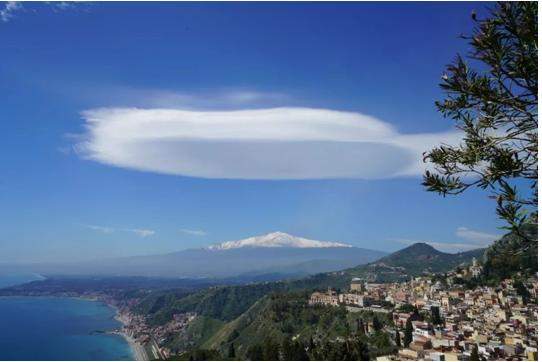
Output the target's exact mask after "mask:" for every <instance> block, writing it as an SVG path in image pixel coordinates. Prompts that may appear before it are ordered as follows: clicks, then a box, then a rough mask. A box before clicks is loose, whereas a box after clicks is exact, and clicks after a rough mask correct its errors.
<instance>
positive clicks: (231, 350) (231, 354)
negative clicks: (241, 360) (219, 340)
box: [228, 343, 235, 359]
mask: <svg viewBox="0 0 542 362" xmlns="http://www.w3.org/2000/svg"><path fill="white" fill-rule="evenodd" d="M228 358H229V359H234V358H235V346H234V345H233V343H230V346H229V347H228Z"/></svg>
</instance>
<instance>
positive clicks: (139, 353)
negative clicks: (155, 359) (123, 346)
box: [115, 308, 150, 361]
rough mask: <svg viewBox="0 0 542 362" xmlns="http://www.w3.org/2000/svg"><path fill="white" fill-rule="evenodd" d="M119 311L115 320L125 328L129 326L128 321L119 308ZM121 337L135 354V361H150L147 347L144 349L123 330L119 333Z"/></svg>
mask: <svg viewBox="0 0 542 362" xmlns="http://www.w3.org/2000/svg"><path fill="white" fill-rule="evenodd" d="M115 310H116V311H117V315H116V316H115V319H116V320H117V321H119V322H120V323H122V325H123V326H125V325H126V324H128V321H127V320H126V319H125V318H124V316H123V315H122V314H121V313H120V311H119V310H118V308H115ZM117 333H118V334H119V335H121V336H122V337H123V338H124V339H125V340H126V342H128V344H129V345H130V348H131V349H132V351H133V354H134V360H136V361H150V359H149V357H148V356H147V352H146V351H145V347H143V346H142V345H141V344H139V343H138V342H137V341H136V340H135V339H134V338H132V337H130V336H129V335H128V334H127V333H125V332H124V330H123V329H120V330H119V331H118V332H117Z"/></svg>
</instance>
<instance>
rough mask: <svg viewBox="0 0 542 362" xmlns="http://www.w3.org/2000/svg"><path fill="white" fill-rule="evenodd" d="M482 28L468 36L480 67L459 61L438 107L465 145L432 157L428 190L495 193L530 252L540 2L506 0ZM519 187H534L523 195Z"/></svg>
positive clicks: (472, 55)
mask: <svg viewBox="0 0 542 362" xmlns="http://www.w3.org/2000/svg"><path fill="white" fill-rule="evenodd" d="M474 18H475V17H474ZM475 22H476V28H475V30H474V33H473V35H472V36H468V37H464V38H465V39H466V40H468V42H469V44H470V46H471V51H470V52H469V54H468V58H470V59H471V60H473V61H472V63H473V64H478V65H479V69H474V68H473V67H471V66H470V65H469V64H467V62H466V60H465V59H464V58H463V57H461V56H458V57H457V59H456V60H455V62H454V63H453V64H451V65H449V66H448V68H447V69H446V72H445V74H444V75H443V77H442V83H441V84H440V87H441V88H442V89H443V90H444V91H445V92H446V99H444V100H443V101H442V102H437V103H436V105H437V108H438V110H439V111H440V112H441V113H442V114H443V115H444V116H445V117H449V118H451V119H453V120H454V121H455V123H456V126H457V128H458V129H459V130H461V131H462V132H463V140H462V142H461V143H460V144H459V145H458V146H453V145H442V146H439V147H437V148H434V149H432V150H431V151H429V152H428V153H426V154H425V155H424V160H425V161H427V162H430V163H432V164H433V165H434V166H435V169H436V171H435V172H430V171H427V173H426V174H425V178H424V182H423V184H424V186H426V188H427V190H429V191H434V192H438V193H440V194H442V195H444V196H446V195H450V194H451V195H456V194H460V193H462V192H464V191H465V190H467V189H468V188H471V187H478V188H481V189H489V190H490V191H491V197H493V198H494V199H495V200H496V202H497V214H498V215H499V217H500V218H501V219H503V220H505V221H506V222H507V223H508V225H509V226H508V228H509V229H510V230H512V231H515V232H516V234H518V235H520V236H522V237H523V241H524V243H525V245H523V247H526V246H528V245H529V244H530V243H532V242H533V241H532V240H531V239H529V238H528V237H525V236H524V235H521V230H520V226H521V225H522V224H523V223H524V222H525V221H526V220H527V217H528V215H531V216H532V217H533V218H534V220H535V221H536V220H537V215H538V192H537V185H538V8H537V3H536V2H500V3H498V4H497V5H496V6H495V8H494V10H493V11H492V13H491V16H490V17H489V18H488V19H481V20H478V19H476V18H475ZM518 185H521V186H526V187H524V190H523V195H520V192H519V191H518V189H517V186H518ZM535 223H536V222H535Z"/></svg>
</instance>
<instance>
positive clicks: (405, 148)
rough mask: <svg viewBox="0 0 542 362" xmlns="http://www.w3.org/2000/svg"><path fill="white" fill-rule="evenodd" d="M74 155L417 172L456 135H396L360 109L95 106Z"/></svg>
mask: <svg viewBox="0 0 542 362" xmlns="http://www.w3.org/2000/svg"><path fill="white" fill-rule="evenodd" d="M82 116H83V118H84V119H85V122H86V133H85V134H84V135H83V136H84V137H83V138H84V140H83V141H81V142H80V143H78V144H77V150H78V152H79V154H80V155H81V156H82V157H84V158H86V159H90V160H94V161H97V162H101V163H104V164H108V165H113V166H117V167H124V168H130V169H135V170H140V171H148V172H157V173H164V174H173V175H183V176H192V177H203V178H225V179H262V180H264V179H273V180H280V179H326V178H363V179H381V178H390V177H397V176H418V175H421V173H422V172H423V170H424V169H425V168H426V167H427V165H424V164H423V162H422V153H423V152H424V151H427V150H428V149H430V148H431V147H432V146H434V145H437V144H440V143H448V144H457V143H458V142H459V140H460V135H459V133H457V132H452V131H450V132H443V133H433V134H408V135H405V134H400V133H399V132H397V131H396V130H395V129H394V127H393V126H391V125H390V124H388V123H386V122H384V121H381V120H379V119H376V118H374V117H371V116H367V115H364V114H361V113H354V112H343V111H335V110H328V109H314V108H269V109H250V110H235V111H194V110H181V109H140V108H101V109H91V110H87V111H85V112H83V113H82Z"/></svg>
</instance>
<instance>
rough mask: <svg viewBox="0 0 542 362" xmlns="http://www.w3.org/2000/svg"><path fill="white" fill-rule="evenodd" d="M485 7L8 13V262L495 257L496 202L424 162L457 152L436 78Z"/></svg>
mask: <svg viewBox="0 0 542 362" xmlns="http://www.w3.org/2000/svg"><path fill="white" fill-rule="evenodd" d="M486 5H488V3H485V4H484V3H468V2H461V3H402V4H398V3H378V4H377V3H358V4H352V3H348V4H344V3H343V4H326V3H318V4H314V3H312V4H309V3H302V4H279V3H272V4H269V3H267V4H263V3H259V4H249V3H213V4H203V3H202V4H190V3H176V4H174V3H158V4H157V3H154V4H142V3H111V4H106V3H90V4H80V5H77V6H59V5H56V6H51V5H47V4H23V5H19V6H17V5H13V4H11V5H10V6H8V5H7V3H0V7H2V8H3V10H2V11H1V12H0V18H1V19H2V21H0V49H1V51H0V53H1V54H2V61H1V62H0V97H1V99H2V113H1V120H0V131H1V134H2V135H3V138H4V139H3V140H2V142H0V151H1V152H0V163H1V165H2V172H1V173H0V205H1V206H0V218H1V220H3V223H2V224H3V226H2V228H1V229H2V230H1V232H0V262H2V261H49V260H68V259H69V260H76V259H89V258H96V257H103V256H121V255H140V254H153V253H163V252H170V251H175V250H180V249H185V248H192V247H200V246H205V245H208V244H211V243H215V242H221V241H226V240H235V239H239V238H243V237H248V236H252V235H259V234H264V233H267V232H272V231H276V230H281V231H284V232H288V233H291V234H294V235H298V236H303V237H307V238H313V239H317V240H329V241H340V242H346V243H350V244H352V245H356V246H360V247H366V248H372V249H379V250H385V251H393V250H397V249H399V248H402V247H404V246H405V245H406V244H408V243H412V242H415V241H427V242H432V243H435V245H437V246H439V247H440V248H441V249H443V250H457V249H466V248H469V247H473V246H477V245H483V244H485V243H487V242H489V241H490V240H491V239H492V238H493V237H494V236H495V235H498V234H500V233H502V231H501V230H499V229H498V226H500V223H499V222H498V221H497V220H496V216H495V212H494V204H493V202H492V201H491V200H489V199H488V198H487V195H486V194H485V193H483V192H479V191H474V190H473V191H470V192H468V193H466V194H464V195H463V196H461V197H458V198H446V199H443V198H442V197H440V196H438V195H436V194H430V193H427V192H425V191H424V189H423V187H422V186H420V182H421V176H420V175H421V170H422V169H421V167H423V165H420V163H419V155H421V152H422V151H423V150H424V149H426V148H427V147H429V145H431V144H435V143H438V142H441V141H442V142H451V143H453V142H456V141H457V137H458V135H457V133H455V132H454V130H453V124H452V122H451V121H449V120H445V119H443V118H442V117H441V116H440V115H439V114H438V113H437V111H436V110H435V107H434V101H435V100H438V99H441V98H442V93H441V91H440V90H439V88H438V82H439V77H440V76H441V74H442V71H443V69H444V66H445V65H446V64H447V63H449V62H450V61H451V60H452V59H453V57H454V56H455V55H456V54H457V53H464V52H465V51H466V44H465V43H464V41H462V40H461V39H459V37H458V36H459V34H461V33H469V32H470V30H471V27H472V21H471V19H470V13H471V11H472V10H473V9H476V11H477V12H478V13H479V14H484V9H483V8H484V7H485V6H486Z"/></svg>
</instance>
